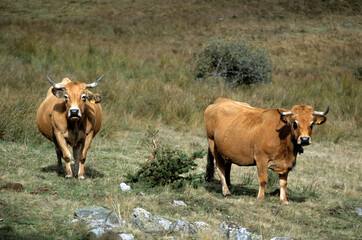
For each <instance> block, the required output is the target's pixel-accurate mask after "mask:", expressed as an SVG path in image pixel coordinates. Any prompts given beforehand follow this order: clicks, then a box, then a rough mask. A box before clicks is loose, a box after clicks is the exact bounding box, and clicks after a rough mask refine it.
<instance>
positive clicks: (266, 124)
mask: <svg viewBox="0 0 362 240" xmlns="http://www.w3.org/2000/svg"><path fill="white" fill-rule="evenodd" d="M279 110H280V112H286V110H283V109H279ZM291 112H292V114H289V115H286V116H281V114H280V113H279V112H278V110H277V109H271V110H264V109H259V108H253V107H250V105H249V104H247V103H241V102H235V101H232V100H230V99H225V98H219V99H217V100H216V101H215V103H214V104H211V105H210V106H208V107H207V109H206V111H205V113H204V124H205V128H206V133H207V138H208V142H209V155H208V168H207V172H206V175H205V178H206V180H211V178H212V175H213V171H214V169H213V158H214V159H215V161H216V165H217V171H218V174H219V177H220V179H221V183H222V193H223V195H225V196H226V195H229V194H230V190H229V188H230V185H231V184H230V168H231V164H237V165H239V166H252V165H256V166H257V169H258V177H259V185H260V186H259V193H258V199H263V198H264V187H265V185H266V182H267V169H268V168H271V169H272V170H273V171H274V172H276V173H278V174H279V175H280V183H281V195H280V200H281V202H282V203H283V204H288V202H287V198H286V192H285V191H286V183H287V176H288V172H289V171H290V170H291V169H292V168H293V167H294V165H295V162H296V156H297V153H298V152H300V151H301V150H302V146H301V145H300V143H299V144H298V140H300V139H301V137H302V139H303V140H304V141H303V143H305V145H307V144H309V143H310V139H311V131H312V128H311V127H312V126H313V125H314V124H321V122H318V121H317V118H318V117H321V116H319V115H318V117H317V116H316V115H315V114H314V110H313V108H312V107H310V106H294V107H293V109H292V110H291ZM323 117H324V116H323ZM324 121H325V117H324ZM324 121H323V122H324ZM295 122H296V123H295ZM323 122H322V123H323ZM295 124H297V128H294V127H295ZM307 138H308V139H307ZM307 140H308V141H307ZM211 161H212V162H211Z"/></svg>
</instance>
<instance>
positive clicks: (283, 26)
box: [0, 0, 362, 239]
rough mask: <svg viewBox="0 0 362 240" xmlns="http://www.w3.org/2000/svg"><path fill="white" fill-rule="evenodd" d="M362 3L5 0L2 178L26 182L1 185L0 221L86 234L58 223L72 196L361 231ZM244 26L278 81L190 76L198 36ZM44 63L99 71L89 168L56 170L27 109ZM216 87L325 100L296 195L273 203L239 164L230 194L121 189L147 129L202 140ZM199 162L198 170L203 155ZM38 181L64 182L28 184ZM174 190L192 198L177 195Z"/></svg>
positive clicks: (303, 233) (20, 229)
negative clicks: (357, 210) (13, 188)
mask: <svg viewBox="0 0 362 240" xmlns="http://www.w3.org/2000/svg"><path fill="white" fill-rule="evenodd" d="M360 12H361V3H359V2H358V1H349V0H345V1H317V2H315V1H307V0H301V1H293V3H291V2H290V1H274V0H273V1H236V0H235V1H234V0H232V1H223V0H218V1H193V0H187V1H156V0H155V1H142V0H137V1H127V0H126V1H121V2H120V1H114V0H107V1H89V0H87V1H56V2H48V1H15V2H14V1H8V0H4V1H1V3H0V16H1V18H0V74H1V78H0V85H1V87H0V95H1V98H0V139H1V140H2V141H1V142H0V164H1V166H2V167H1V168H0V174H1V177H0V180H1V185H3V184H5V183H7V182H20V183H21V184H23V185H24V186H25V192H22V193H9V192H4V191H0V201H1V202H3V203H6V204H7V207H4V208H3V207H1V208H0V214H1V216H0V217H1V218H4V219H5V223H1V224H2V225H0V228H1V234H4V233H6V234H8V236H13V237H14V238H23V239H27V238H28V239H34V238H41V239H52V236H51V235H52V234H54V233H56V237H55V238H58V239H82V238H84V235H85V233H86V230H85V229H83V228H82V227H81V226H65V225H63V224H60V223H61V222H63V221H67V220H70V219H71V218H72V214H73V211H74V209H76V208H77V207H81V206H84V205H88V204H97V205H107V206H108V207H112V208H113V209H115V210H117V211H119V212H120V213H121V215H122V216H124V217H125V218H127V217H128V216H129V213H130V211H132V208H133V207H135V206H140V207H145V208H146V209H147V210H150V211H153V212H154V213H156V214H159V215H162V216H164V217H169V218H173V217H184V218H185V219H188V220H191V221H193V220H203V221H205V222H208V223H209V224H211V225H212V226H213V227H214V228H215V229H216V228H218V224H219V223H220V222H221V221H222V220H226V219H230V220H233V221H236V222H238V223H240V224H242V225H244V226H245V227H248V228H250V229H252V230H255V231H257V232H259V233H262V234H263V236H264V237H265V238H267V237H271V236H275V235H289V236H292V237H294V238H297V239H358V238H361V233H360V230H359V228H358V227H357V226H358V224H360V223H359V221H360V220H359V219H358V218H357V217H356V216H355V214H354V212H353V207H355V206H357V207H358V205H359V207H361V206H360V198H361V190H362V187H361V185H360V183H361V179H360V178H361V174H360V169H361V165H360V159H361V151H360V145H361V138H360V136H361V120H362V118H361V116H362V114H361V108H362V106H361V103H362V92H361V91H362V87H361V81H360V80H358V78H357V77H356V76H355V75H354V73H355V71H356V69H357V68H360V67H361V66H362V62H361V50H362V49H361V46H362V44H361V39H362V36H361V35H362V32H361V27H360V22H361V14H360ZM240 37H243V38H249V39H251V40H252V41H254V43H255V44H256V45H259V46H261V47H267V48H268V49H269V51H270V56H271V59H272V61H273V63H274V69H273V83H272V84H270V85H265V86H249V87H240V88H237V89H230V88H227V87H225V86H224V84H223V83H222V81H218V80H217V79H216V81H215V83H209V84H208V83H201V82H196V81H194V79H193V77H192V74H191V69H192V68H193V64H194V61H193V56H194V53H195V52H197V51H199V50H200V49H201V48H202V46H203V44H204V43H205V42H208V41H213V40H214V39H220V38H221V39H230V38H240ZM45 74H48V75H49V76H51V78H52V79H54V80H56V81H61V79H62V78H63V77H65V76H68V77H70V78H71V79H72V80H74V81H87V82H90V81H94V80H95V79H96V78H97V77H99V76H100V75H102V74H107V76H106V78H105V79H104V80H102V83H101V84H100V85H99V86H98V87H97V91H98V92H99V93H100V94H101V96H102V99H103V102H102V106H103V108H104V116H103V117H104V118H103V119H104V124H103V126H102V130H101V132H100V134H99V135H98V136H97V138H96V139H95V142H94V144H93V149H92V151H91V152H90V153H89V159H88V160H87V163H86V166H87V167H88V174H89V178H88V179H87V180H85V181H83V182H78V181H76V180H74V181H73V180H72V181H64V179H63V178H62V177H59V176H57V175H56V173H55V171H54V169H53V166H55V154H54V150H53V147H51V146H50V144H49V143H46V145H42V144H41V143H43V142H45V139H44V138H43V137H42V136H41V135H40V134H39V133H38V131H37V129H36V126H35V110H36V108H37V107H38V106H39V104H40V102H41V101H42V99H43V98H44V97H45V93H46V91H47V89H48V88H49V83H48V82H47V81H46V80H45V77H44V76H45ZM217 97H230V98H233V99H235V100H239V101H244V102H248V103H250V104H251V105H253V106H256V107H262V108H274V107H284V108H291V107H292V106H293V105H295V104H309V105H312V106H313V107H315V108H316V109H317V110H320V111H323V110H324V109H325V108H326V106H327V105H329V106H330V109H331V110H330V113H329V115H328V121H327V123H326V124H324V125H323V126H320V127H318V128H316V129H315V130H314V136H313V140H314V143H313V145H312V146H311V147H309V148H308V149H306V153H305V154H304V155H302V156H301V157H299V158H298V164H297V168H296V169H295V171H293V172H292V174H291V176H290V185H289V188H290V190H291V191H290V194H291V195H290V199H291V203H292V204H291V206H289V207H287V208H285V207H282V206H279V203H278V199H277V198H276V197H273V196H267V200H266V201H265V202H264V203H263V204H261V203H259V202H257V201H256V200H255V195H256V191H257V182H256V178H255V169H254V168H238V167H233V170H232V183H233V184H235V187H234V190H235V195H234V196H233V197H231V198H228V199H224V198H222V197H221V194H220V186H219V184H211V185H205V186H204V187H203V188H200V189H193V188H191V187H189V188H186V189H185V190H184V191H183V192H179V191H176V190H171V189H168V188H158V189H155V190H142V191H147V194H146V195H145V196H141V195H138V194H137V191H135V192H133V193H131V194H126V195H124V194H121V193H119V190H118V184H119V182H120V181H121V179H122V176H123V172H124V171H128V170H131V169H135V168H137V163H139V162H140V161H143V159H145V156H146V158H147V156H148V152H147V151H146V150H145V148H144V145H143V141H144V140H145V139H146V137H145V133H146V130H145V129H151V130H154V129H161V134H160V135H159V137H160V141H161V142H162V143H163V144H169V145H170V146H171V147H179V148H181V149H183V150H185V151H186V152H191V151H193V150H197V149H200V148H204V149H206V142H205V140H204V129H203V123H202V115H203V111H204V109H205V108H206V106H207V105H208V104H210V103H211V102H213V101H214V100H215V99H216V98H217ZM13 142H16V144H15V143H13ZM199 165H200V166H199V168H198V171H200V172H201V171H204V170H203V168H204V167H203V165H204V162H203V161H201V160H200V164H199ZM243 183H245V184H246V185H243ZM40 186H45V187H47V188H49V189H51V190H56V191H58V194H56V195H50V194H47V193H45V194H39V195H30V194H29V192H31V191H33V190H34V189H36V188H37V187H40ZM270 191H272V190H270ZM174 198H178V199H181V200H184V201H185V202H186V203H188V204H189V205H190V206H191V207H190V208H189V209H187V210H179V209H174V208H171V206H169V205H168V201H169V200H171V199H174ZM159 206H161V208H160V207H159ZM3 216H4V217H3ZM4 224H5V225H4ZM7 227H8V228H7ZM6 231H8V232H6ZM136 234H138V236H140V238H141V237H146V236H144V235H142V233H139V232H136ZM200 239H207V237H206V236H201V235H200Z"/></svg>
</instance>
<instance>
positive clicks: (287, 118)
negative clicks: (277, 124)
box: [280, 114, 293, 124]
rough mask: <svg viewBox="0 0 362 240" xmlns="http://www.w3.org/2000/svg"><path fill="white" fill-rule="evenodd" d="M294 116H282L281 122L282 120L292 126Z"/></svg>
mask: <svg viewBox="0 0 362 240" xmlns="http://www.w3.org/2000/svg"><path fill="white" fill-rule="evenodd" d="M292 115H293V114H289V115H282V116H280V120H282V122H284V123H288V124H291V123H292V119H291V117H292Z"/></svg>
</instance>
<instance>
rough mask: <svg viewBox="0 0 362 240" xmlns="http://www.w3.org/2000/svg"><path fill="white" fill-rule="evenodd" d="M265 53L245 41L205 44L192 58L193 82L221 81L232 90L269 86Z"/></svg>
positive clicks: (268, 64) (268, 66)
mask: <svg viewBox="0 0 362 240" xmlns="http://www.w3.org/2000/svg"><path fill="white" fill-rule="evenodd" d="M271 66H272V64H271V60H270V58H269V55H268V52H267V51H266V50H262V49H260V48H258V47H256V46H254V45H253V44H251V43H250V42H248V41H246V40H228V41H226V40H224V41H215V42H212V43H210V44H207V45H206V46H205V47H204V48H203V49H202V50H201V51H200V52H199V53H197V54H196V55H195V68H194V70H193V74H194V76H195V77H196V79H199V80H200V79H201V80H207V79H209V78H210V77H222V78H223V79H224V81H225V83H226V84H227V85H229V86H231V87H236V86H238V85H241V84H265V83H270V82H271Z"/></svg>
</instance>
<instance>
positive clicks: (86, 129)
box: [36, 75, 104, 179]
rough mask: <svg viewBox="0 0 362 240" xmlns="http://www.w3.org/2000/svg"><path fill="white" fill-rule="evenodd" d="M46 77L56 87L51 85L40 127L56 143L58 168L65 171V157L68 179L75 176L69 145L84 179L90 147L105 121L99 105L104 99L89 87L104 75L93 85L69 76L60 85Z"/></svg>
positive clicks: (38, 116)
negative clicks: (73, 80) (71, 79)
mask: <svg viewBox="0 0 362 240" xmlns="http://www.w3.org/2000/svg"><path fill="white" fill-rule="evenodd" d="M46 77H47V79H48V81H49V82H50V83H51V85H52V86H53V87H50V89H49V90H48V94H47V97H46V98H45V100H44V101H43V103H42V104H41V105H40V107H39V109H38V112H37V119H36V120H37V125H38V128H39V130H40V132H41V133H42V134H43V135H44V136H45V137H46V138H48V139H49V140H50V141H52V142H54V146H55V151H56V153H57V158H58V171H59V172H61V171H62V157H63V158H64V161H65V167H66V175H65V178H72V177H73V173H72V169H71V167H70V160H71V154H70V151H69V149H68V144H69V145H70V146H71V147H73V155H74V162H75V164H76V168H78V169H79V171H78V178H79V179H84V178H85V175H84V162H85V159H86V155H87V150H88V148H89V146H90V143H91V141H92V139H93V138H94V136H95V135H96V134H97V132H98V131H99V129H100V127H101V123H102V108H101V105H100V104H99V103H100V102H101V98H100V96H99V95H98V94H93V93H92V92H90V91H88V90H87V89H88V88H93V87H95V86H97V84H98V83H99V81H100V80H101V79H102V78H103V77H104V75H103V76H102V77H100V78H99V79H98V80H97V81H95V82H93V83H91V84H86V83H81V82H72V81H70V80H69V78H64V79H63V81H62V82H61V83H59V84H56V83H54V82H53V81H52V80H51V79H50V78H49V77H48V76H46ZM78 163H79V166H77V165H78ZM76 172H77V171H76Z"/></svg>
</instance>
